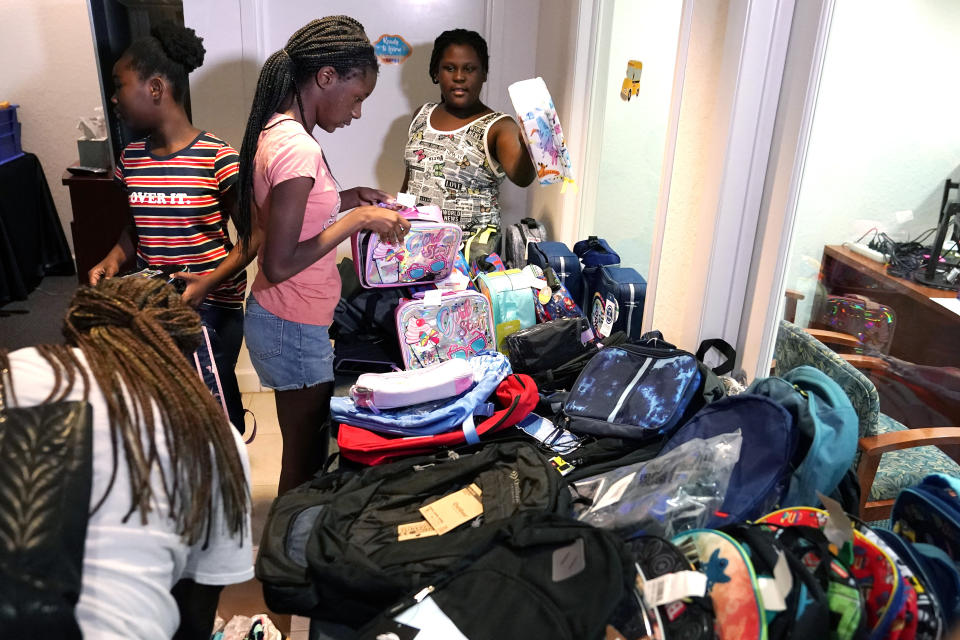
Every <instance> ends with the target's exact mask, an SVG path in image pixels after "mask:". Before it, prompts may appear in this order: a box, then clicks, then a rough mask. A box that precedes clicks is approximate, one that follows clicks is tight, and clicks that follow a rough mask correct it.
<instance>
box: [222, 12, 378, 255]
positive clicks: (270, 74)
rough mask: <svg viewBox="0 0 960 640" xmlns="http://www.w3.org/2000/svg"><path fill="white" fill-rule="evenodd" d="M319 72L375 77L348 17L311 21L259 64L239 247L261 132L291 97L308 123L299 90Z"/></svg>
mask: <svg viewBox="0 0 960 640" xmlns="http://www.w3.org/2000/svg"><path fill="white" fill-rule="evenodd" d="M323 67H333V69H334V70H335V71H336V72H337V74H338V75H339V76H340V78H341V79H345V78H349V77H350V76H351V75H352V74H354V73H366V72H369V71H371V70H372V71H373V72H374V73H376V72H377V70H378V69H379V65H378V63H377V57H376V55H375V54H374V51H373V45H371V44H370V39H369V38H368V37H367V34H366V33H365V32H364V30H363V25H362V24H360V23H359V22H357V21H356V20H354V19H353V18H351V17H349V16H328V17H326V18H321V19H320V20H312V21H310V22H309V23H307V24H306V25H305V26H303V27H301V28H300V29H299V30H298V31H297V32H296V33H294V34H293V35H292V36H290V39H289V40H288V41H287V44H286V46H285V47H284V48H283V49H280V50H279V51H276V52H274V53H273V54H272V55H271V56H270V57H269V58H267V61H266V62H264V63H263V68H262V69H261V70H260V78H259V79H258V80H257V91H256V93H255V94H254V96H253V106H252V107H251V109H250V118H249V119H248V120H247V129H246V132H245V133H244V135H243V145H242V146H241V147H240V195H239V207H238V212H237V215H236V217H235V219H234V225H235V226H236V227H237V234H238V235H239V236H240V241H241V242H242V243H246V242H247V240H248V239H249V237H250V231H251V220H250V210H251V206H252V201H253V159H254V157H256V155H257V143H258V141H259V139H260V132H261V131H263V128H264V126H266V124H267V121H268V120H270V117H271V116H273V114H274V113H275V112H276V111H277V110H278V109H279V108H280V105H281V104H283V102H284V100H285V99H286V98H287V96H289V95H290V93H291V92H292V93H293V95H294V97H295V98H296V101H297V107H298V108H299V109H300V117H301V119H303V120H304V121H306V118H305V117H304V111H303V100H302V99H301V97H300V88H299V87H300V85H301V84H302V83H303V82H304V81H306V80H308V79H310V78H312V77H313V75H314V74H315V73H316V72H317V71H319V70H320V69H321V68H323ZM308 133H309V132H308Z"/></svg>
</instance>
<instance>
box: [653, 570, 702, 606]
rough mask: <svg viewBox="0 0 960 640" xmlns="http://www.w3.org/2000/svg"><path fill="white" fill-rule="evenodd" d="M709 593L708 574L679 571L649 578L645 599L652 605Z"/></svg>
mask: <svg viewBox="0 0 960 640" xmlns="http://www.w3.org/2000/svg"><path fill="white" fill-rule="evenodd" d="M706 593H707V575H706V574H705V573H700V572H699V571H677V572H675V573H668V574H665V575H662V576H660V577H659V578H654V579H653V580H647V581H646V583H645V584H644V585H643V600H644V601H645V602H646V603H647V604H648V605H650V606H651V607H658V606H660V605H663V604H670V603H671V602H676V601H677V600H682V599H684V598H690V597H693V596H701V597H702V596H703V595H705V594H706Z"/></svg>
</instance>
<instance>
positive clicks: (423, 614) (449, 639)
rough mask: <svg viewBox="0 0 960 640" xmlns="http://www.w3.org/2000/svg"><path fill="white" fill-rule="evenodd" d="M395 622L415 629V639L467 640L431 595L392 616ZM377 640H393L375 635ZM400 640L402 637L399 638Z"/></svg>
mask: <svg viewBox="0 0 960 640" xmlns="http://www.w3.org/2000/svg"><path fill="white" fill-rule="evenodd" d="M394 620H395V621H396V622H399V623H400V624H404V625H407V626H408V627H412V628H414V629H417V635H416V636H414V637H415V638H416V640H467V636H465V635H463V633H462V632H461V631H460V629H458V628H457V625H455V624H454V623H453V621H452V620H451V619H450V618H449V617H448V616H447V614H446V613H444V612H443V609H441V608H440V606H439V605H438V604H437V602H436V600H434V599H433V596H428V597H426V598H424V599H423V600H421V601H420V602H418V603H417V604H415V605H413V606H412V607H410V608H409V609H407V610H406V611H403V612H401V613H400V614H398V615H397V616H395V617H394ZM377 640H394V638H392V637H391V636H389V635H388V636H386V637H383V636H377ZM400 640H402V638H401V639H400Z"/></svg>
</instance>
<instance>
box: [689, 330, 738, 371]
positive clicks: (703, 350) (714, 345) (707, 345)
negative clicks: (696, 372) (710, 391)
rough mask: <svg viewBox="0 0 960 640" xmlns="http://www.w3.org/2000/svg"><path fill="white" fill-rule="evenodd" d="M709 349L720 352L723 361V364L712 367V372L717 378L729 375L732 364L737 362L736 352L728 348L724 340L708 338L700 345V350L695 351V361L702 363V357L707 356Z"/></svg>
mask: <svg viewBox="0 0 960 640" xmlns="http://www.w3.org/2000/svg"><path fill="white" fill-rule="evenodd" d="M710 349H716V350H717V351H719V352H720V355H722V356H723V357H724V358H725V359H724V361H723V362H721V363H720V364H718V365H717V366H715V367H713V368H712V369H711V371H713V372H714V373H715V374H717V375H718V376H722V375H724V374H727V373H730V372H731V371H733V366H734V363H735V362H736V361H737V350H736V349H734V348H733V347H732V346H730V343H729V342H727V341H726V340H724V339H723V338H710V339H708V340H704V341H703V342H701V343H700V348H699V349H697V354H696V355H697V360H699V361H700V362H703V358H704V356H706V355H707V352H708V351H710Z"/></svg>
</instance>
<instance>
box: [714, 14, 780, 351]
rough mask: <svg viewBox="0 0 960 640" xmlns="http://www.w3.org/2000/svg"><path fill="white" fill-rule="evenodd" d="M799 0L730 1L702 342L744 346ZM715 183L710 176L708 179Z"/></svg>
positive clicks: (722, 71) (724, 52) (724, 49)
mask: <svg viewBox="0 0 960 640" xmlns="http://www.w3.org/2000/svg"><path fill="white" fill-rule="evenodd" d="M794 4H795V3H794V0H771V1H769V2H751V1H750V0H731V1H730V3H729V11H728V14H727V36H726V38H725V42H724V48H723V56H724V58H723V63H722V65H721V74H722V77H721V83H720V87H721V89H720V92H721V93H723V92H724V91H729V95H727V96H721V99H720V100H719V101H718V104H719V105H721V108H724V107H725V108H728V109H729V119H728V120H727V128H726V136H727V137H726V142H725V144H724V145H722V147H723V148H720V149H715V150H714V151H713V152H714V153H715V154H717V155H716V157H715V158H714V160H715V161H717V160H719V162H718V163H716V164H714V166H715V167H717V171H716V179H715V182H714V184H705V185H704V189H705V190H706V193H710V194H716V195H715V197H711V198H709V199H707V206H710V207H715V217H714V227H713V234H712V235H713V239H712V246H711V248H710V254H709V257H708V266H707V272H706V283H705V288H704V299H703V306H702V307H701V310H700V321H699V335H698V336H697V342H698V343H699V341H701V340H703V339H706V338H714V337H721V338H724V339H726V340H727V342H729V343H731V344H733V345H737V346H738V347H740V346H741V344H742V338H743V336H741V335H740V324H741V316H742V314H743V304H744V300H745V299H746V297H747V290H748V286H749V280H750V268H751V265H752V258H753V256H752V254H753V246H754V242H755V239H756V235H757V225H758V222H759V219H760V205H761V201H762V196H763V192H764V185H765V179H766V175H767V166H768V159H769V157H770V151H771V144H772V141H773V131H774V122H775V120H776V116H777V109H778V107H779V103H780V88H781V80H782V78H783V71H784V67H785V60H786V53H787V44H788V42H789V39H790V29H791V25H792V21H793V12H794ZM708 181H709V177H708Z"/></svg>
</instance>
